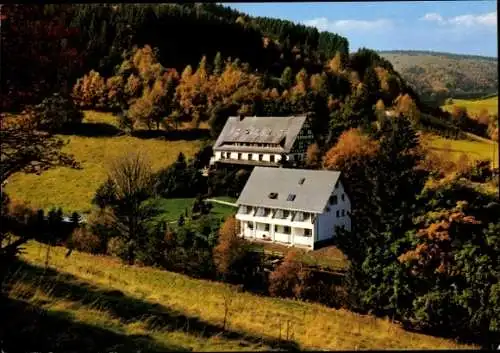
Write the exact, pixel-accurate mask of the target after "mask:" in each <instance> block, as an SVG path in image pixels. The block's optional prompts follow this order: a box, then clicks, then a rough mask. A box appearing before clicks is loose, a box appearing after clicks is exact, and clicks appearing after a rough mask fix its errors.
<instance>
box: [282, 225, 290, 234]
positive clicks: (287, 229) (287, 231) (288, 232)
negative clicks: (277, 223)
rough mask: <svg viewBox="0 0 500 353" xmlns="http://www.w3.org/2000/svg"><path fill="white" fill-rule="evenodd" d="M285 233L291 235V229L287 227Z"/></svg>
mask: <svg viewBox="0 0 500 353" xmlns="http://www.w3.org/2000/svg"><path fill="white" fill-rule="evenodd" d="M283 233H285V234H290V227H289V226H285V227H284V231H283Z"/></svg>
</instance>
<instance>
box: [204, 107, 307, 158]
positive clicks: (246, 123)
mask: <svg viewBox="0 0 500 353" xmlns="http://www.w3.org/2000/svg"><path fill="white" fill-rule="evenodd" d="M306 119H307V116H306V115H303V116H287V117H257V116H249V117H245V118H243V119H241V118H240V117H236V116H231V117H229V118H228V119H227V121H226V125H224V128H223V129H222V132H221V133H220V135H219V137H218V138H217V141H216V142H215V145H214V149H215V150H217V149H221V147H222V146H223V145H224V143H232V142H239V143H273V144H279V145H280V146H281V147H280V149H281V152H290V150H291V149H292V147H293V144H294V142H295V139H296V138H297V135H298V134H299V132H300V130H301V129H302V126H303V125H304V122H305V121H306ZM232 147H233V146H232ZM236 148H237V147H236ZM263 150H265V148H263Z"/></svg>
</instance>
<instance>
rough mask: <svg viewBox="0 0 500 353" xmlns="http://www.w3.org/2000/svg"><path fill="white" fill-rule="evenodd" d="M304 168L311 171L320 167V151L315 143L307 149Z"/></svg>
mask: <svg viewBox="0 0 500 353" xmlns="http://www.w3.org/2000/svg"><path fill="white" fill-rule="evenodd" d="M306 166H307V167H309V168H313V169H316V168H318V167H320V166H321V150H320V149H319V146H318V144H317V143H313V144H312V145H310V146H309V147H307V151H306Z"/></svg>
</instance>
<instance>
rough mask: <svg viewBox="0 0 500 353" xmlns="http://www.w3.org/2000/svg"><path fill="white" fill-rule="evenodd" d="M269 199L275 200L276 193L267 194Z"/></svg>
mask: <svg viewBox="0 0 500 353" xmlns="http://www.w3.org/2000/svg"><path fill="white" fill-rule="evenodd" d="M269 198H270V199H273V200H276V199H277V198H278V193H277V192H271V193H269Z"/></svg>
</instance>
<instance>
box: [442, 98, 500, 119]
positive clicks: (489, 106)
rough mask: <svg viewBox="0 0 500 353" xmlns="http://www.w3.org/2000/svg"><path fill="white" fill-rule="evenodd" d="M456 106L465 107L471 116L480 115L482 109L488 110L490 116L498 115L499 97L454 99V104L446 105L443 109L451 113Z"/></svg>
mask: <svg viewBox="0 0 500 353" xmlns="http://www.w3.org/2000/svg"><path fill="white" fill-rule="evenodd" d="M454 106H458V107H465V108H467V111H468V112H469V113H470V114H474V115H476V114H479V112H480V111H481V109H486V110H488V113H489V114H492V115H493V114H498V96H495V97H490V98H486V99H477V100H472V99H453V104H447V105H444V106H443V107H442V108H443V109H444V110H446V111H449V112H451V111H452V109H453V107H454Z"/></svg>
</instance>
